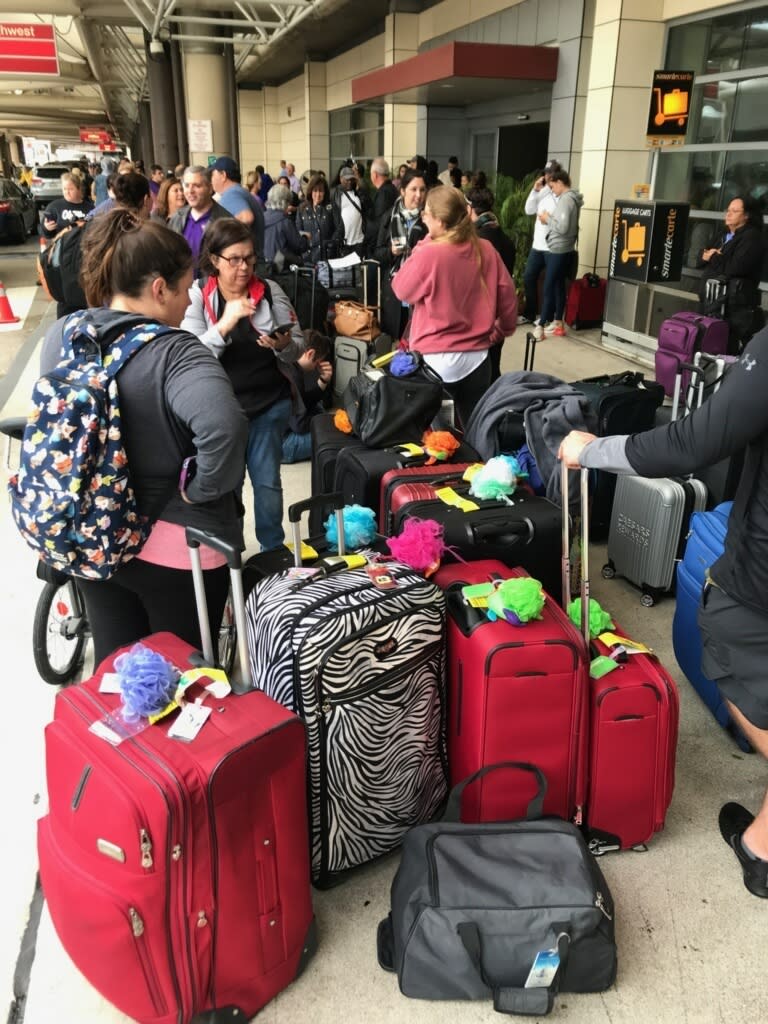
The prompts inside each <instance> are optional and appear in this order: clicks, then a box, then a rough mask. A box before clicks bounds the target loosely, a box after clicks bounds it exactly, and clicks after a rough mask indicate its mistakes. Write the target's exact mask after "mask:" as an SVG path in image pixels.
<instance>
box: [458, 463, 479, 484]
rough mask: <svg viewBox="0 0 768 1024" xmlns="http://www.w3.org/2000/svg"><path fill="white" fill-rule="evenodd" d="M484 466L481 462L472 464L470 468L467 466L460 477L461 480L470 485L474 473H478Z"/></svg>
mask: <svg viewBox="0 0 768 1024" xmlns="http://www.w3.org/2000/svg"><path fill="white" fill-rule="evenodd" d="M484 465H485V463H483V462H473V463H472V465H471V466H467V468H466V469H465V470H464V475H463V476H462V478H461V479H462V480H465V481H466V482H467V483H468V484H471V483H472V477H473V476H474V475H475V473H479V472H480V470H481V469H482V468H483V466H484Z"/></svg>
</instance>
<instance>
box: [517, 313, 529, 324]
mask: <svg viewBox="0 0 768 1024" xmlns="http://www.w3.org/2000/svg"><path fill="white" fill-rule="evenodd" d="M530 322H531V321H530V320H529V319H528V317H527V316H526V315H525V314H524V313H521V314H520V316H519V317H518V318H517V326H518V327H523V326H524V325H525V324H529V323H530Z"/></svg>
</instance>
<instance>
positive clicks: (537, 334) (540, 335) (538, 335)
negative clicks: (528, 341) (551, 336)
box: [533, 324, 544, 341]
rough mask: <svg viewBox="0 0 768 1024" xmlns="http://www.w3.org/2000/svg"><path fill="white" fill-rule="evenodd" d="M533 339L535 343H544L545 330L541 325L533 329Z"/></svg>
mask: <svg viewBox="0 0 768 1024" xmlns="http://www.w3.org/2000/svg"><path fill="white" fill-rule="evenodd" d="M533 337H534V340H535V341H544V328H543V327H542V326H541V324H537V325H536V326H535V327H534V328H533Z"/></svg>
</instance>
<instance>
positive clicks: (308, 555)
mask: <svg viewBox="0 0 768 1024" xmlns="http://www.w3.org/2000/svg"><path fill="white" fill-rule="evenodd" d="M285 546H286V547H287V548H288V550H289V551H290V552H291V554H293V552H294V546H293V542H292V541H289V540H287V541H286V542H285ZM300 554H301V560H302V562H313V561H314V560H315V559H316V558H317V557H318V554H317V552H316V551H315V549H314V548H313V547H312V545H311V544H307V542H306V541H305V540H303V541H302V542H301V552H300Z"/></svg>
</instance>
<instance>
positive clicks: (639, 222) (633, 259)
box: [608, 199, 690, 283]
mask: <svg viewBox="0 0 768 1024" xmlns="http://www.w3.org/2000/svg"><path fill="white" fill-rule="evenodd" d="M689 210H690V206H689V205H688V203H667V202H664V201H661V200H656V201H652V202H640V201H638V200H636V199H617V200H616V202H615V203H614V206H613V224H612V231H611V251H610V254H609V257H608V276H609V277H617V278H621V279H623V280H625V281H635V282H643V283H645V282H647V281H679V280H680V274H681V272H682V265H683V253H684V249H685V231H686V227H687V226H688V212H689Z"/></svg>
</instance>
